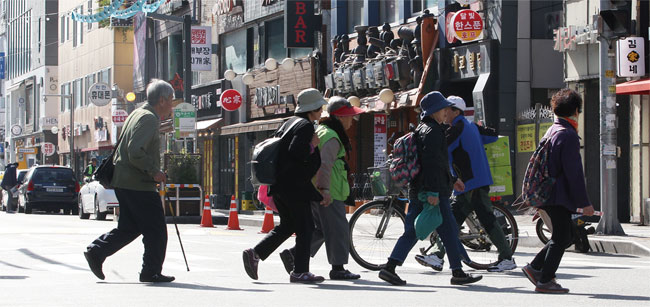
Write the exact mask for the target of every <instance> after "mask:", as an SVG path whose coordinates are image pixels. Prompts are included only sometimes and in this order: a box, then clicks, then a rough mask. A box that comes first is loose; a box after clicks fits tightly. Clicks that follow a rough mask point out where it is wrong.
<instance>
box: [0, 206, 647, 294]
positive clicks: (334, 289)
mask: <svg viewBox="0 0 650 307" xmlns="http://www.w3.org/2000/svg"><path fill="white" fill-rule="evenodd" d="M109 217H110V216H109ZM91 218H92V217H91ZM114 226H116V222H114V221H94V220H80V219H79V218H78V217H76V216H63V215H51V214H48V215H46V214H33V215H25V214H7V213H4V212H0V305H2V306H90V305H92V306H286V305H288V306H583V305H588V306H632V305H634V306H650V281H649V278H648V277H649V276H650V258H644V257H634V256H618V255H605V254H577V253H572V252H570V253H567V254H565V257H564V260H563V262H562V265H561V268H560V270H559V272H558V281H559V282H560V283H561V284H562V285H563V286H566V287H568V288H570V289H571V293H570V294H568V295H544V294H537V293H535V292H534V291H533V286H532V285H531V284H530V282H529V281H528V280H527V279H526V278H525V277H524V276H523V274H522V273H521V271H520V270H519V269H517V270H515V271H511V272H507V273H488V272H480V273H482V274H484V278H483V280H482V281H480V282H479V283H477V284H475V285H471V286H452V285H450V283H449V279H450V278H451V273H450V271H449V270H448V269H447V268H445V270H443V271H442V272H440V273H437V272H434V271H432V270H430V269H427V268H425V267H422V266H420V265H419V264H417V263H416V262H415V261H414V260H412V256H410V257H409V260H407V262H406V263H405V265H404V266H403V267H401V268H399V269H398V273H399V274H400V276H401V277H402V278H404V279H405V280H407V281H408V285H407V286H404V287H394V286H390V285H389V284H387V283H385V282H384V281H382V280H380V279H379V278H378V277H377V273H376V272H369V271H366V270H364V269H362V268H361V267H360V266H358V265H357V264H356V263H354V261H353V260H350V261H351V262H352V263H350V264H349V265H348V268H349V269H350V270H351V271H353V272H357V273H360V274H361V275H362V279H360V280H358V281H354V282H349V281H330V280H326V281H325V282H324V283H322V284H318V285H302V284H290V283H289V277H288V275H287V274H286V272H285V271H284V268H283V266H282V263H281V261H280V257H279V256H278V255H277V254H276V255H272V256H271V257H270V258H269V259H267V260H266V261H264V262H261V263H260V269H259V276H260V279H259V280H258V281H253V280H251V279H250V278H248V276H247V275H246V273H245V272H244V269H243V266H242V260H241V253H242V250H244V249H245V248H248V247H252V246H253V245H255V243H257V242H258V241H259V240H260V239H262V238H263V235H262V234H258V231H259V229H258V228H257V227H250V226H249V227H246V226H243V227H244V228H245V230H243V231H229V230H225V227H224V226H219V227H217V228H201V227H199V226H197V225H179V228H180V231H181V236H182V238H183V244H184V247H185V251H186V252H187V258H188V261H189V266H190V269H191V271H190V272H187V271H186V270H185V264H184V262H183V257H182V254H181V250H180V246H179V244H178V238H177V236H176V231H175V229H174V226H173V225H168V232H169V243H168V248H167V250H168V251H167V259H166V261H165V266H164V270H163V272H164V273H165V274H170V275H174V276H176V282H173V283H170V284H159V285H154V284H145V283H139V282H138V272H139V270H140V266H141V259H142V251H143V247H142V243H141V240H139V239H136V240H135V241H134V242H133V243H131V244H130V245H129V246H127V247H125V248H124V249H123V250H121V251H119V252H118V253H117V254H115V255H114V256H112V257H110V258H108V259H107V260H106V262H105V263H104V273H105V274H106V280H105V281H100V280H98V279H97V278H95V276H94V275H93V274H92V273H91V272H90V270H89V269H88V266H87V264H86V261H85V259H84V257H83V254H82V252H83V251H84V250H85V246H86V245H87V244H88V243H90V242H91V241H92V240H93V239H94V238H96V237H97V236H98V235H100V234H102V233H104V232H106V231H108V230H110V229H111V228H113V227H114ZM289 241H292V240H291V239H290V240H289ZM289 241H288V242H287V243H285V245H284V246H282V247H281V248H286V247H289V246H290V245H291V244H292V242H289ZM415 250H416V249H414V251H415ZM279 251H280V250H278V252H279ZM535 252H536V249H531V248H523V247H522V248H518V250H517V253H516V255H515V259H516V261H517V263H518V265H519V266H520V267H521V266H522V265H525V263H526V262H528V261H530V260H531V259H532V257H533V255H534V253H535ZM413 255H414V254H413ZM311 270H312V272H315V273H317V274H321V275H324V276H327V274H328V272H329V265H328V264H327V259H326V256H325V253H324V252H321V253H320V254H319V255H317V256H316V258H315V259H313V260H312V266H311ZM468 271H471V269H468Z"/></svg>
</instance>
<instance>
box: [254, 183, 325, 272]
mask: <svg viewBox="0 0 650 307" xmlns="http://www.w3.org/2000/svg"><path fill="white" fill-rule="evenodd" d="M273 201H274V202H275V206H276V207H277V208H278V213H279V214H280V224H279V225H278V226H275V228H273V230H271V232H269V234H268V235H267V236H266V237H264V239H262V241H260V243H258V244H257V245H256V246H255V252H256V253H257V254H258V255H259V256H260V258H261V259H262V260H265V259H266V258H268V257H269V256H270V255H271V253H273V252H274V251H275V250H276V249H277V248H278V247H280V245H282V243H284V241H286V240H287V239H288V238H289V237H291V235H292V234H294V233H295V234H296V246H295V252H296V253H295V255H294V268H293V271H294V272H295V273H304V272H309V256H310V247H311V237H312V232H313V231H314V219H313V217H312V214H311V205H310V202H309V201H297V200H293V199H291V198H287V197H286V196H285V195H278V194H276V195H274V196H273Z"/></svg>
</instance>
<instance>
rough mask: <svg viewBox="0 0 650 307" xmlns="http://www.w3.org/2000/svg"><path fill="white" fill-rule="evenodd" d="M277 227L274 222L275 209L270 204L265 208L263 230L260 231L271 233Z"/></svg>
mask: <svg viewBox="0 0 650 307" xmlns="http://www.w3.org/2000/svg"><path fill="white" fill-rule="evenodd" d="M273 227H275V224H274V223H273V210H271V208H270V207H269V206H266V209H265V210H264V223H262V230H261V231H260V232H259V233H269V231H271V230H272V229H273Z"/></svg>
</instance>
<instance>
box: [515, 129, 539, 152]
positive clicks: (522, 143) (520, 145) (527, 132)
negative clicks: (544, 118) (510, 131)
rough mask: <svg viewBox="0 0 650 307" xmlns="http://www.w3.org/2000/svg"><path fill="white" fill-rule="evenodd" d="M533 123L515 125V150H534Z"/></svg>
mask: <svg viewBox="0 0 650 307" xmlns="http://www.w3.org/2000/svg"><path fill="white" fill-rule="evenodd" d="M536 145H537V144H535V124H526V125H518V126H517V152H532V151H535V147H536Z"/></svg>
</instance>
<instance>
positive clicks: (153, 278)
mask: <svg viewBox="0 0 650 307" xmlns="http://www.w3.org/2000/svg"><path fill="white" fill-rule="evenodd" d="M175 279H176V278H174V276H165V275H163V274H153V275H146V276H145V275H142V274H140V282H172V281H174V280H175Z"/></svg>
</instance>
